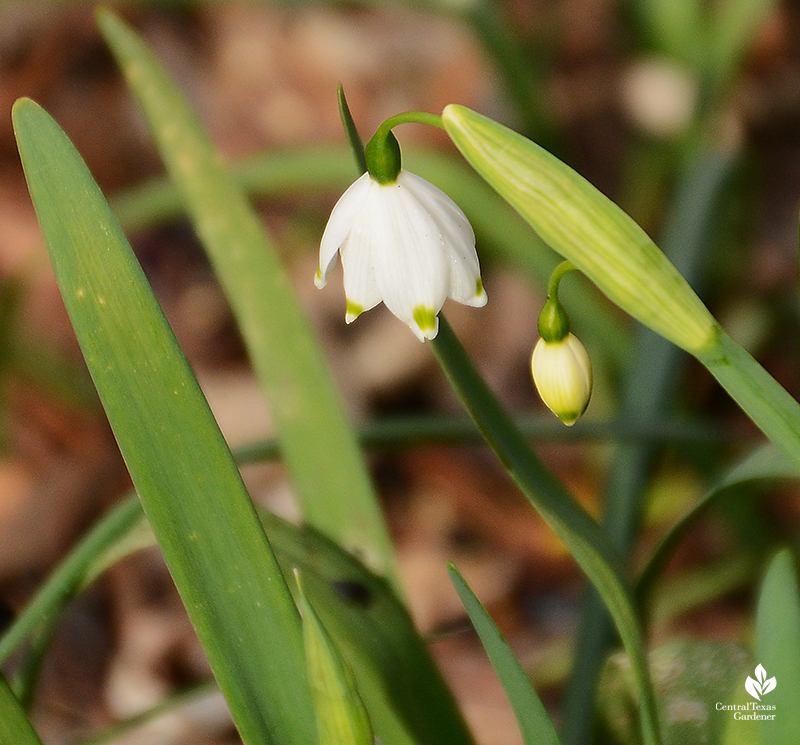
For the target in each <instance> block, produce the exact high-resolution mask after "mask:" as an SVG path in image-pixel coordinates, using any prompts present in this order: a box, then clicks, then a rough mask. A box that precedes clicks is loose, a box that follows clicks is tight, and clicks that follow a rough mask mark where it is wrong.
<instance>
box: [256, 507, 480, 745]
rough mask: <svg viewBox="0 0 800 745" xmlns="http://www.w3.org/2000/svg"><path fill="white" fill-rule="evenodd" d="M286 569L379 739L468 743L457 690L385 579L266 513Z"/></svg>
mask: <svg viewBox="0 0 800 745" xmlns="http://www.w3.org/2000/svg"><path fill="white" fill-rule="evenodd" d="M262 519H263V520H264V524H265V527H266V530H267V535H268V536H269V540H270V543H271V545H272V546H273V547H274V548H275V552H276V554H277V556H278V558H279V560H280V562H281V564H282V566H283V567H284V571H286V572H288V571H291V570H292V569H293V568H294V567H298V568H299V569H300V571H301V573H302V576H303V589H304V591H305V593H306V595H307V596H308V598H309V600H310V601H311V603H312V604H313V606H314V610H315V611H316V613H317V615H318V616H319V618H320V620H321V621H322V623H323V624H324V626H325V628H326V629H327V631H328V633H329V634H330V635H331V637H332V638H333V639H334V640H335V642H336V644H337V646H338V649H339V651H340V652H341V654H342V656H343V657H344V659H345V661H346V662H347V663H348V665H349V666H350V669H351V670H352V671H353V673H354V674H355V677H356V685H357V686H358V690H359V693H360V695H361V697H362V699H363V701H364V704H365V705H366V707H367V711H368V712H369V716H370V720H371V721H372V726H373V728H374V730H375V734H376V736H377V737H378V738H379V739H380V741H381V742H384V743H392V745H439V744H440V743H448V745H471V744H472V742H473V741H472V737H471V735H470V733H469V731H468V730H467V728H466V725H465V724H464V720H463V719H462V717H461V715H460V713H459V711H458V707H457V705H456V703H455V700H454V699H453V696H452V694H451V693H450V691H449V690H448V688H447V686H446V685H445V684H444V682H443V681H442V678H441V675H440V673H439V671H438V668H437V667H436V665H435V664H434V662H433V660H432V659H431V657H430V655H429V653H428V650H427V647H426V646H425V644H424V643H423V642H422V641H421V640H420V638H419V635H418V634H417V632H416V630H415V628H414V623H413V621H412V620H411V617H410V616H409V615H408V611H407V610H406V609H405V608H404V606H403V605H402V604H401V603H400V602H399V601H398V600H397V598H396V597H395V596H394V594H393V593H392V592H391V590H390V588H389V586H388V584H387V583H386V581H385V580H384V579H382V578H380V577H378V576H376V575H375V574H373V573H371V572H370V571H368V570H367V569H366V568H365V567H364V566H363V565H361V564H359V562H358V561H357V560H356V559H354V558H353V557H352V556H350V555H349V554H347V553H345V552H344V551H342V550H341V549H340V548H338V547H337V546H336V545H334V544H333V543H331V541H330V540H328V539H327V538H326V537H325V536H323V535H321V534H319V533H318V532H316V531H315V530H313V529H312V528H307V527H306V528H302V529H298V528H296V527H294V526H292V525H290V524H288V523H286V522H284V521H282V520H279V519H277V518H275V517H274V516H271V515H268V514H266V513H264V514H262Z"/></svg>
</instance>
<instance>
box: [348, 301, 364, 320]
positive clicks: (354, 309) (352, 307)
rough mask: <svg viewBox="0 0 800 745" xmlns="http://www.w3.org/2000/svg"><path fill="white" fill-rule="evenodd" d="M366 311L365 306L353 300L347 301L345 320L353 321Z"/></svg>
mask: <svg viewBox="0 0 800 745" xmlns="http://www.w3.org/2000/svg"><path fill="white" fill-rule="evenodd" d="M363 312H364V306H363V305H359V304H358V303H354V302H353V301H352V300H348V301H347V309H346V313H345V321H347V323H352V322H353V321H355V320H356V318H358V317H359V316H360V315H361V314H362V313H363Z"/></svg>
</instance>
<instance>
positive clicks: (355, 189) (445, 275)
mask: <svg viewBox="0 0 800 745" xmlns="http://www.w3.org/2000/svg"><path fill="white" fill-rule="evenodd" d="M337 253H339V254H341V257H342V268H343V271H344V290H345V296H346V298H347V310H346V316H345V320H346V321H347V323H350V322H352V321H354V320H355V319H356V318H357V317H358V316H359V315H360V314H361V313H363V312H364V311H365V310H369V309H370V308H373V307H375V306H376V305H377V304H378V303H379V302H381V301H383V303H384V304H385V305H386V307H387V308H388V309H389V310H390V311H391V312H392V313H394V315H396V316H397V317H398V318H399V319H400V320H401V321H403V322H404V323H406V324H408V326H409V327H410V328H411V330H412V331H413V332H414V333H415V334H416V336H417V338H419V339H420V341H424V340H425V339H433V338H434V337H435V336H436V333H437V332H438V330H439V319H438V317H437V315H438V313H439V311H440V310H441V308H442V305H444V301H445V299H446V298H448V297H449V298H452V299H453V300H456V301H457V302H459V303H463V304H465V305H471V306H474V307H480V306H483V305H485V304H486V293H485V291H484V289H483V283H482V282H481V276H480V266H479V264H478V256H477V254H476V252H475V234H474V232H473V230H472V226H471V225H470V224H469V221H468V220H467V218H466V216H465V215H464V213H463V212H462V211H461V210H460V209H459V208H458V206H457V205H456V204H455V202H453V200H452V199H450V197H448V196H447V195H446V194H445V193H444V192H443V191H441V190H440V189H438V188H437V187H435V186H434V185H433V184H431V183H429V182H428V181H426V180H425V179H423V178H420V177H419V176H417V175H415V174H413V173H410V172H409V171H406V170H400V171H399V173H398V175H397V178H396V179H395V180H393V181H391V182H390V183H385V184H381V183H378V181H376V180H375V179H374V178H372V177H371V176H370V174H369V173H365V174H364V175H363V176H361V177H360V178H359V179H358V180H357V181H356V182H355V183H354V184H353V185H352V186H350V188H349V189H348V190H347V191H346V192H345V193H344V194H343V195H342V197H341V199H339V201H338V202H337V204H336V206H335V207H334V208H333V212H332V213H331V216H330V219H329V221H328V225H327V226H326V228H325V232H324V234H323V236H322V242H321V244H320V251H319V268H318V269H317V274H316V277H315V278H314V281H315V283H316V285H317V287H324V286H325V284H326V282H327V276H328V273H329V272H330V271H331V270H332V269H333V267H334V265H335V264H336V255H337Z"/></svg>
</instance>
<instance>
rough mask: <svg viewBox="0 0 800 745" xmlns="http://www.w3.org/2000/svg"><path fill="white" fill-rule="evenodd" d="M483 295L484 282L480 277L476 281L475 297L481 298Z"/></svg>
mask: <svg viewBox="0 0 800 745" xmlns="http://www.w3.org/2000/svg"><path fill="white" fill-rule="evenodd" d="M481 295H483V280H482V279H481V278H480V277H478V279H476V280H475V297H480V296H481Z"/></svg>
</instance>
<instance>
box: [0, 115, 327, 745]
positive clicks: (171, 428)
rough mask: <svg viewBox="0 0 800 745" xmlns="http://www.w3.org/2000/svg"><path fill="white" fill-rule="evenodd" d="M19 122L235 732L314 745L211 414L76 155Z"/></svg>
mask: <svg viewBox="0 0 800 745" xmlns="http://www.w3.org/2000/svg"><path fill="white" fill-rule="evenodd" d="M13 119H14V128H15V132H16V136H17V142H18V146H19V150H20V156H21V159H22V164H23V167H24V169H25V175H26V178H27V179H28V187H29V189H30V192H31V196H32V198H33V203H34V206H35V208H36V213H37V216H38V218H39V223H40V225H41V228H42V232H43V234H44V238H45V242H46V244H47V246H48V251H49V252H50V258H51V262H52V264H53V268H54V270H55V274H56V279H57V280H58V284H59V288H60V290H61V294H62V297H63V299H64V303H65V305H66V307H67V311H68V313H69V316H70V319H71V321H72V324H73V327H74V329H75V333H76V335H77V337H78V341H79V343H80V345H81V350H82V351H83V354H84V357H85V359H86V363H87V365H88V367H89V371H90V372H91V374H92V377H93V379H94V382H95V386H96V387H97V390H98V392H99V394H100V398H101V401H102V403H103V407H104V408H105V411H106V414H107V415H108V419H109V422H110V423H111V427H112V429H113V430H114V434H115V436H116V438H117V441H118V443H119V446H120V450H121V452H122V455H123V457H124V458H125V461H126V464H127V466H128V470H129V472H130V474H131V478H132V479H133V483H134V485H135V487H136V489H137V492H138V493H139V497H140V499H141V501H142V505H143V506H144V509H145V513H146V514H147V517H148V519H149V521H150V524H151V526H152V528H153V531H154V533H155V535H156V538H157V540H158V543H159V546H160V547H161V551H162V553H163V554H164V558H165V560H166V562H167V566H168V567H169V569H170V572H171V574H172V577H173V579H174V581H175V585H176V587H177V588H178V591H179V592H180V594H181V597H182V599H183V602H184V604H185V606H186V608H187V611H188V612H189V616H190V618H191V619H192V622H193V624H194V627H195V629H196V631H197V634H198V636H199V638H200V641H201V642H202V644H203V647H204V649H205V650H206V653H207V655H208V658H209V661H210V663H211V666H212V669H213V670H214V674H215V676H216V678H217V680H218V682H219V684H220V688H221V689H222V691H223V693H224V694H225V696H226V699H227V701H228V704H229V706H230V708H231V713H232V715H233V718H234V721H235V722H236V724H237V727H238V728H239V731H240V732H241V734H242V737H243V739H244V741H245V742H247V743H249V744H250V745H255V744H256V743H258V745H265V744H267V743H276V744H277V743H280V745H290V744H292V743H297V745H300V744H302V745H310V743H313V741H314V738H315V731H314V724H313V708H312V703H311V698H310V691H309V688H308V683H307V681H306V679H305V670H304V662H303V648H302V636H301V631H300V621H299V618H298V616H297V612H296V610H295V607H294V604H293V602H292V600H291V597H290V594H289V591H288V588H287V586H286V584H285V582H284V581H283V577H282V575H281V572H280V569H279V567H278V565H277V562H276V560H275V558H274V556H273V554H272V552H271V550H270V548H269V545H268V544H267V541H266V538H265V536H264V532H263V529H262V527H261V525H260V523H259V521H258V518H257V515H256V513H255V509H254V507H253V504H252V502H251V501H250V498H249V495H248V494H247V491H246V490H245V487H244V485H243V483H242V481H241V477H240V475H239V472H238V470H237V468H236V465H235V463H234V462H233V458H232V457H231V455H230V452H229V450H228V448H227V445H226V444H225V441H224V439H223V438H222V434H221V433H220V431H219V428H218V427H217V424H216V422H215V421H214V418H213V416H212V414H211V412H210V410H209V408H208V404H207V403H206V401H205V398H204V397H203V394H202V392H201V391H200V388H199V386H198V385H197V381H196V380H195V378H194V376H193V375H192V372H191V369H190V368H189V365H188V363H187V361H186V359H185V357H184V356H183V354H182V352H181V350H180V348H179V347H178V344H177V342H176V340H175V338H174V336H173V334H172V330H171V329H170V327H169V324H168V323H167V321H166V319H165V317H164V315H163V312H162V311H161V308H160V307H159V305H158V303H157V301H156V299H155V297H154V296H153V293H152V290H151V289H150V287H149V285H148V284H147V280H146V279H145V277H144V274H143V272H142V270H141V267H140V266H139V264H138V263H137V261H136V258H135V257H134V255H133V252H132V251H131V249H130V246H129V245H128V243H127V241H126V240H125V236H124V235H123V233H122V230H121V229H120V227H119V225H118V223H117V221H116V219H115V218H114V216H113V214H112V213H111V211H110V209H109V208H108V205H107V204H106V202H105V200H104V198H103V195H102V194H101V193H100V190H99V189H98V187H97V185H96V184H95V182H94V180H93V179H92V177H91V174H90V173H89V171H88V169H87V168H86V165H85V164H84V162H83V160H82V159H81V157H80V155H79V154H78V152H77V151H76V150H75V148H74V147H73V146H72V143H70V142H69V140H68V138H67V137H66V135H65V134H64V132H63V131H62V130H61V129H60V127H59V126H58V125H57V124H56V123H55V121H53V119H52V118H50V116H49V115H48V114H47V113H46V112H45V111H44V110H42V109H41V108H40V107H39V106H38V105H37V104H35V103H34V102H33V101H30V100H28V99H22V100H20V101H18V102H17V103H16V104H15V106H14V110H13Z"/></svg>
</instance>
